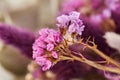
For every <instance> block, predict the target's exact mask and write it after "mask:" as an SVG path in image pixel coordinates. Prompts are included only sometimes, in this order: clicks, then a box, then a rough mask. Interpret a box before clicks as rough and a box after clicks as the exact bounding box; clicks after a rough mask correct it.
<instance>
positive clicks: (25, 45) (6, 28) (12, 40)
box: [0, 23, 35, 58]
mask: <svg viewBox="0 0 120 80" xmlns="http://www.w3.org/2000/svg"><path fill="white" fill-rule="evenodd" d="M0 39H1V40H3V42H5V43H6V44H10V45H13V46H15V47H16V48H18V49H19V50H20V51H21V52H22V53H23V54H25V55H27V56H28V57H30V58H31V57H32V44H33V42H34V40H35V36H34V34H33V33H32V32H29V31H26V30H23V29H18V28H16V27H15V26H13V25H8V24H5V23H0Z"/></svg>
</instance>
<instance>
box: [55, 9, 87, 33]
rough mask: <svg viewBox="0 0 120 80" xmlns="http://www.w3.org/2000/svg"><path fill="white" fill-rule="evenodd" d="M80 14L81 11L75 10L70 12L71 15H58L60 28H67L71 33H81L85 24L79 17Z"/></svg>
mask: <svg viewBox="0 0 120 80" xmlns="http://www.w3.org/2000/svg"><path fill="white" fill-rule="evenodd" d="M79 16H80V13H78V12H75V11H73V12H71V13H69V15H61V16H59V17H57V22H58V24H57V26H58V28H65V29H67V30H68V32H69V33H70V34H71V33H77V34H79V35H81V34H82V31H83V30H84V27H85V26H84V25H83V22H82V20H80V19H79Z"/></svg>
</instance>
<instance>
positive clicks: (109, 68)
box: [71, 55, 120, 74]
mask: <svg viewBox="0 0 120 80" xmlns="http://www.w3.org/2000/svg"><path fill="white" fill-rule="evenodd" d="M71 57H72V58H73V59H74V60H77V61H80V62H83V63H86V64H88V65H90V66H92V67H94V68H97V69H100V70H103V71H108V72H113V73H117V74H120V69H119V68H115V67H108V66H104V65H100V64H98V63H95V62H93V61H90V60H87V59H85V60H84V59H81V58H79V57H77V56H74V55H71Z"/></svg>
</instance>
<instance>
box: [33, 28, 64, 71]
mask: <svg viewBox="0 0 120 80" xmlns="http://www.w3.org/2000/svg"><path fill="white" fill-rule="evenodd" d="M61 40H62V38H61V35H60V33H59V32H58V31H55V30H53V29H49V28H44V29H41V30H40V31H39V35H38V38H37V39H36V40H35V42H34V44H33V58H34V59H35V61H36V62H37V63H38V64H39V65H41V66H42V70H47V69H49V68H50V67H51V66H52V61H51V60H50V58H54V59H55V58H58V53H57V52H56V51H54V47H55V46H56V45H57V44H58V43H60V42H61Z"/></svg>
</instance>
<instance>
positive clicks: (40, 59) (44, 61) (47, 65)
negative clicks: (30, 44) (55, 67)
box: [35, 56, 52, 71]
mask: <svg viewBox="0 0 120 80" xmlns="http://www.w3.org/2000/svg"><path fill="white" fill-rule="evenodd" d="M35 61H36V62H37V63H38V64H39V65H41V66H42V70H43V71H45V70H47V69H49V68H50V67H51V66H52V62H51V61H49V60H48V59H47V58H46V57H44V56H41V57H37V58H36V59H35Z"/></svg>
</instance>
